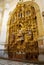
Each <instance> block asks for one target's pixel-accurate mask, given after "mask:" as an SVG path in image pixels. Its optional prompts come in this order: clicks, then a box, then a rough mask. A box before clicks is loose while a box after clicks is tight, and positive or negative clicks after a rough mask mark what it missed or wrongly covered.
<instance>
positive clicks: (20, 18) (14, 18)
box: [7, 1, 43, 60]
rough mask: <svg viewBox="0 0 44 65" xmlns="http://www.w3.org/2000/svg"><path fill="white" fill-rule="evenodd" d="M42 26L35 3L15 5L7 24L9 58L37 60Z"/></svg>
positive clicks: (27, 2)
mask: <svg viewBox="0 0 44 65" xmlns="http://www.w3.org/2000/svg"><path fill="white" fill-rule="evenodd" d="M42 24H43V23H42V19H41V15H40V9H39V6H38V5H37V4H36V3H35V2H33V1H26V2H20V3H18V4H17V6H16V8H15V9H14V10H13V11H12V13H11V14H10V18H9V21H8V24H7V25H8V31H7V43H8V46H7V50H8V56H9V58H20V59H24V58H25V59H31V57H32V58H33V59H34V58H35V59H36V60H37V59H38V55H39V49H38V38H39V37H41V36H42V35H43V26H42ZM29 54H30V55H29Z"/></svg>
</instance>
